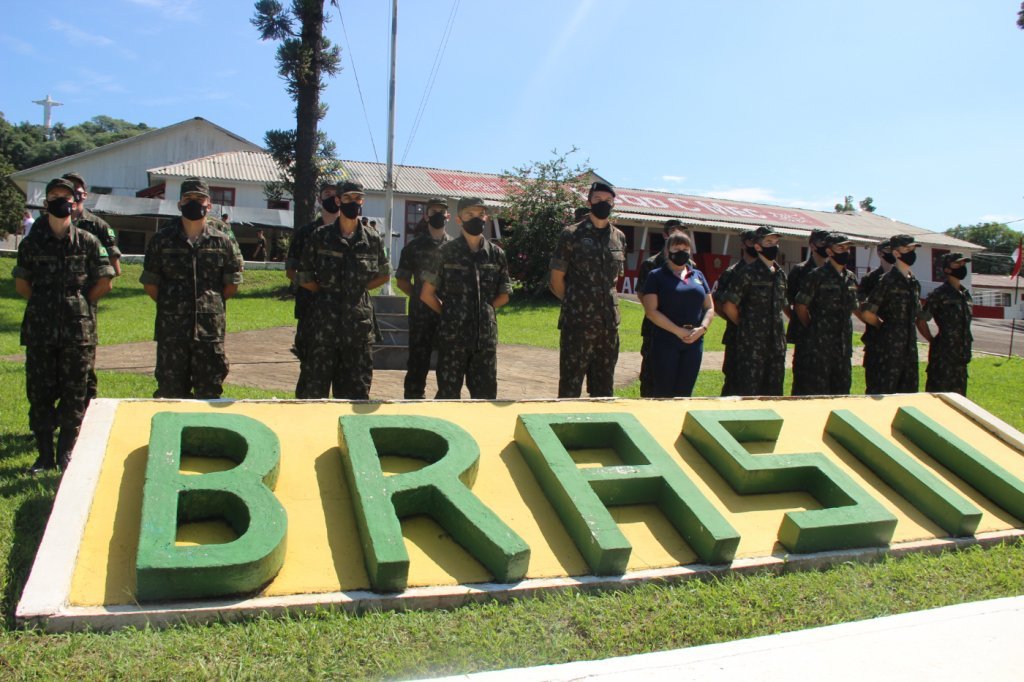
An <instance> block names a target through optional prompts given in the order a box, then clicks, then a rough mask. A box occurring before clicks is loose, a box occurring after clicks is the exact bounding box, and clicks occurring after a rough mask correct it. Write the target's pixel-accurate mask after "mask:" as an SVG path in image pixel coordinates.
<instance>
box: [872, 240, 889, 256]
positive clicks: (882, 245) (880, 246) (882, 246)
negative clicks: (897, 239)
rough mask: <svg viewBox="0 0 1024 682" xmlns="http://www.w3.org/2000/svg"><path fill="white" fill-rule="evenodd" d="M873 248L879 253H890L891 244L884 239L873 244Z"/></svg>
mask: <svg viewBox="0 0 1024 682" xmlns="http://www.w3.org/2000/svg"><path fill="white" fill-rule="evenodd" d="M875 248H876V249H877V250H879V251H885V252H886V253H888V252H889V251H892V243H891V242H890V240H888V239H885V240H882V241H880V242H878V243H877V244H875Z"/></svg>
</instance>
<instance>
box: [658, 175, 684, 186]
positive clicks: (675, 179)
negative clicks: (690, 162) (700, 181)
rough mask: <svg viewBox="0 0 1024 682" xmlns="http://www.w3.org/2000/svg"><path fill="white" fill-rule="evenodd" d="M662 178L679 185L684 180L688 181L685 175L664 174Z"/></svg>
mask: <svg viewBox="0 0 1024 682" xmlns="http://www.w3.org/2000/svg"><path fill="white" fill-rule="evenodd" d="M661 179H662V180H664V181H665V182H672V183H675V184H677V185H681V184H683V183H684V182H686V176H685V175H662V176H661Z"/></svg>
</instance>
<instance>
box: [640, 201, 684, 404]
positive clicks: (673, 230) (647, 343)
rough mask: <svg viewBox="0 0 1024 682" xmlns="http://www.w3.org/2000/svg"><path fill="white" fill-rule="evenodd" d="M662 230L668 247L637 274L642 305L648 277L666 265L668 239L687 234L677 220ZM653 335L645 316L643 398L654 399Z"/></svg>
mask: <svg viewBox="0 0 1024 682" xmlns="http://www.w3.org/2000/svg"><path fill="white" fill-rule="evenodd" d="M661 229H662V234H663V235H664V236H665V244H666V246H663V247H662V249H661V250H660V251H658V253H656V254H654V255H653V256H649V257H648V258H645V259H644V261H643V262H642V263H640V270H639V271H638V272H637V274H636V297H637V298H638V299H640V305H643V304H644V285H645V284H646V283H647V276H648V275H649V274H651V271H653V270H657V269H658V268H660V267H662V266H664V265H665V249H666V248H667V244H668V238H669V237H671V236H672V235H673V234H677V233H678V234H686V231H685V230H684V229H683V224H682V223H681V222H680V221H678V220H676V219H675V218H672V219H670V220H666V221H665V224H664V225H663V226H662V228H661ZM653 334H654V323H653V322H651V320H650V318H648V317H647V316H646V315H645V316H644V319H643V322H641V323H640V397H641V398H652V397H654V382H653V378H654V377H653V376H651V363H650V362H649V361H648V356H649V355H650V353H651V338H652V336H653Z"/></svg>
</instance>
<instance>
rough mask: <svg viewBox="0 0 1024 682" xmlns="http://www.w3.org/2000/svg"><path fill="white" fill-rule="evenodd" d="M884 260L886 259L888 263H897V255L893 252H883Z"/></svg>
mask: <svg viewBox="0 0 1024 682" xmlns="http://www.w3.org/2000/svg"><path fill="white" fill-rule="evenodd" d="M882 260H884V261H885V262H886V263H889V264H890V265H895V264H896V256H894V255H892V254H891V253H883V254H882Z"/></svg>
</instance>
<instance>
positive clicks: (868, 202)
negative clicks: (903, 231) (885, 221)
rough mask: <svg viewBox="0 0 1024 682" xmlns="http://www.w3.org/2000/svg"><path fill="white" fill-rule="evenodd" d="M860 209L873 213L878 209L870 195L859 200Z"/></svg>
mask: <svg viewBox="0 0 1024 682" xmlns="http://www.w3.org/2000/svg"><path fill="white" fill-rule="evenodd" d="M860 210H862V211H867V212H868V213H874V212H875V211H877V210H878V208H877V207H876V206H875V200H874V199H872V198H871V197H864V198H863V199H861V200H860Z"/></svg>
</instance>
